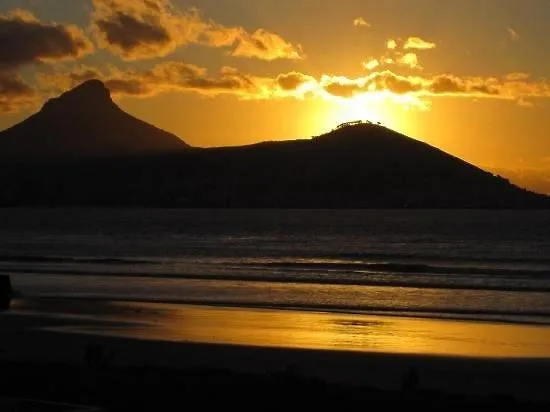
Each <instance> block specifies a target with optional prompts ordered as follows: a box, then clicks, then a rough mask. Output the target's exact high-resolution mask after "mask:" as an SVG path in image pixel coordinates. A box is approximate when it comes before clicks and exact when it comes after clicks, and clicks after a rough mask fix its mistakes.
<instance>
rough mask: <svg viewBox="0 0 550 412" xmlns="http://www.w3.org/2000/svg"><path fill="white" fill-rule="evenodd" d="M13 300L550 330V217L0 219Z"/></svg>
mask: <svg viewBox="0 0 550 412" xmlns="http://www.w3.org/2000/svg"><path fill="white" fill-rule="evenodd" d="M0 273H1V274H10V275H11V276H12V283H13V286H14V289H15V290H16V292H17V294H18V295H20V296H29V297H36V296H44V297H71V298H74V297H77V298H88V299H109V300H130V301H133V300H135V301H145V302H169V303H192V304H209V305H222V306H243V307H261V308H264V307H265V308H287V309H291V308H292V309H298V310H312V311H326V312H340V313H367V314H385V315H392V316H407V317H423V318H450V319H455V318H458V319H471V320H491V321H498V322H519V323H529V324H550V211H511V210H501V211H494V210H238V209H216V210H173V209H170V210H164V209H80V208H67V209H0Z"/></svg>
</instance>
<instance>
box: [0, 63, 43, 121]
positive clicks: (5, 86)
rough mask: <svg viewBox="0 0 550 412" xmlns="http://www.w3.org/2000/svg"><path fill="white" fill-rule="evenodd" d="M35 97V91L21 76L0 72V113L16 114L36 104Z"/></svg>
mask: <svg viewBox="0 0 550 412" xmlns="http://www.w3.org/2000/svg"><path fill="white" fill-rule="evenodd" d="M37 97H38V96H37V95H36V93H35V91H34V90H33V89H32V88H31V87H30V86H29V85H28V84H26V83H25V82H24V81H23V79H22V78H21V76H19V75H17V74H14V73H1V72H0V113H2V114H6V113H14V112H18V111H20V110H21V109H23V108H24V107H27V106H30V105H32V104H34V103H36V98H37Z"/></svg>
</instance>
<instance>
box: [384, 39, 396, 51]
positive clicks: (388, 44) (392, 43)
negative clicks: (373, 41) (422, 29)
mask: <svg viewBox="0 0 550 412" xmlns="http://www.w3.org/2000/svg"><path fill="white" fill-rule="evenodd" d="M386 47H387V48H388V49H390V50H395V49H396V48H397V42H396V41H395V40H394V39H389V40H388V41H387V42H386Z"/></svg>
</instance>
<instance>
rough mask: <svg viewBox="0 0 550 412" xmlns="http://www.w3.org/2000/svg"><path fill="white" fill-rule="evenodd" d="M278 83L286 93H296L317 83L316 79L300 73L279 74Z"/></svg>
mask: <svg viewBox="0 0 550 412" xmlns="http://www.w3.org/2000/svg"><path fill="white" fill-rule="evenodd" d="M276 81H277V85H278V86H279V87H280V88H281V89H282V90H284V91H295V90H298V89H300V88H301V87H302V86H304V85H312V84H315V83H316V81H315V78H314V77H312V76H309V75H307V74H304V73H299V72H290V73H283V74H279V75H278V76H277V78H276Z"/></svg>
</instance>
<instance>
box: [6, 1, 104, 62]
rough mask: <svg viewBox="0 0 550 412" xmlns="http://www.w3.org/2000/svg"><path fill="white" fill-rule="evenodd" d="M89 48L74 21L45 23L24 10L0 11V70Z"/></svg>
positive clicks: (77, 53) (78, 54)
mask: <svg viewBox="0 0 550 412" xmlns="http://www.w3.org/2000/svg"><path fill="white" fill-rule="evenodd" d="M91 50H93V46H92V44H91V42H90V41H89V40H88V39H87V38H86V37H85V36H84V33H83V32H82V30H80V29H79V28H78V27H76V26H74V25H70V24H68V25H64V24H45V23H42V22H40V21H39V20H38V19H36V17H34V16H33V15H32V14H31V13H29V12H27V11H22V10H18V11H15V12H12V13H9V14H4V15H0V70H2V71H6V70H13V69H16V68H18V67H20V66H23V65H26V64H31V63H37V62H48V61H56V60H65V59H76V58H79V57H82V56H83V55H85V54H86V53H89V52H90V51H91Z"/></svg>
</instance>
